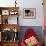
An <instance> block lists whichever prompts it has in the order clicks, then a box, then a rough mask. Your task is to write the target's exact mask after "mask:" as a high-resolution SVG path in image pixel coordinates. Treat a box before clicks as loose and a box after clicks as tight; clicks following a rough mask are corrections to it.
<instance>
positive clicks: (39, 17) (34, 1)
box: [0, 0, 43, 26]
mask: <svg viewBox="0 0 46 46" xmlns="http://www.w3.org/2000/svg"><path fill="white" fill-rule="evenodd" d="M14 1H15V0H0V6H1V7H4V6H5V7H9V6H15V3H14ZM17 3H18V4H17V6H19V7H20V10H19V13H20V17H19V24H20V25H21V26H43V6H42V0H17ZM23 8H36V19H24V18H23Z"/></svg>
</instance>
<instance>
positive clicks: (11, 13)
mask: <svg viewBox="0 0 46 46" xmlns="http://www.w3.org/2000/svg"><path fill="white" fill-rule="evenodd" d="M9 14H10V15H17V14H18V12H17V11H16V10H10V12H9Z"/></svg>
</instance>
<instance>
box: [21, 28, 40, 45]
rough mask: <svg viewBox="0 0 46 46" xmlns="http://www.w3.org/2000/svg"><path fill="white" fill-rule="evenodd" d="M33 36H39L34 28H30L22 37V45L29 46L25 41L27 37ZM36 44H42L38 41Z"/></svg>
mask: <svg viewBox="0 0 46 46" xmlns="http://www.w3.org/2000/svg"><path fill="white" fill-rule="evenodd" d="M32 36H34V37H37V35H36V33H35V32H34V30H33V29H32V28H28V29H27V31H26V32H25V35H24V37H23V38H22V42H21V46H27V45H26V43H25V39H28V38H29V37H32ZM36 39H37V38H36ZM35 46H41V44H40V43H39V42H37V44H36V45H35Z"/></svg>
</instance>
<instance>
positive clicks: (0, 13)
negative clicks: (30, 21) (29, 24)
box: [0, 7, 20, 46]
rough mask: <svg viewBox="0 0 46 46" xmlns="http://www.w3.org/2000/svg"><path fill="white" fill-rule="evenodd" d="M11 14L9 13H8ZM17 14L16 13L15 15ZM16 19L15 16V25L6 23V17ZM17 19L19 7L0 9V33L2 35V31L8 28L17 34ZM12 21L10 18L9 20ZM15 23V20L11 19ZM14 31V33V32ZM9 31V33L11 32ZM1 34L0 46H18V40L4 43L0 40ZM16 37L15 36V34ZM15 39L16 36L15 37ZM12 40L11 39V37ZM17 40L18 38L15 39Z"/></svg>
mask: <svg viewBox="0 0 46 46" xmlns="http://www.w3.org/2000/svg"><path fill="white" fill-rule="evenodd" d="M10 12H11V13H10ZM16 12H17V13H16ZM10 16H11V17H12V16H13V17H16V16H17V18H16V19H17V20H16V22H17V24H9V23H8V19H7V17H10ZM18 17H19V7H0V20H1V24H0V32H1V33H3V30H4V29H6V28H8V29H11V30H12V31H14V33H15V32H17V33H18V31H19V29H20V26H19V24H18ZM11 19H12V18H11ZM13 20H14V22H15V19H13ZM15 29H16V31H15ZM11 30H10V31H11ZM2 35H3V34H1V41H0V46H18V39H17V41H16V40H15V41H13V39H14V37H15V36H14V37H13V39H11V40H9V41H4V39H2V38H3V37H2ZM14 35H15V34H14ZM16 35H17V34H16ZM16 37H17V36H16ZM11 38H12V37H11ZM17 38H18V37H17Z"/></svg>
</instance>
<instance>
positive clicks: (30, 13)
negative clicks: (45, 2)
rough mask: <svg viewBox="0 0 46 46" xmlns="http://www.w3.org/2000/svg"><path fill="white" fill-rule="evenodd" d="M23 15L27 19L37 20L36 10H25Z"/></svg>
mask: <svg viewBox="0 0 46 46" xmlns="http://www.w3.org/2000/svg"><path fill="white" fill-rule="evenodd" d="M23 14H24V18H25V19H35V18H36V8H24V9H23Z"/></svg>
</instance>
